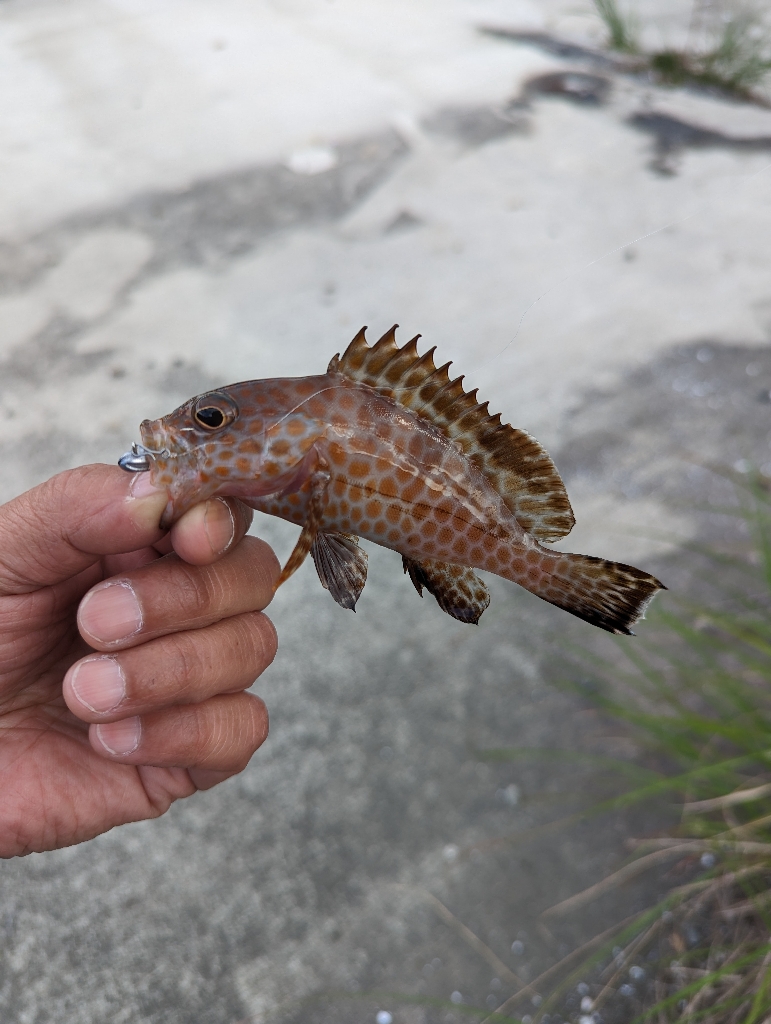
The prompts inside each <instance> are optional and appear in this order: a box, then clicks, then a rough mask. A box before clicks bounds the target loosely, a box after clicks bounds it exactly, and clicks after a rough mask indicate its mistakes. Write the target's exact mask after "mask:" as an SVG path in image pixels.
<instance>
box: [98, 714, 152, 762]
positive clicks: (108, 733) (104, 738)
mask: <svg viewBox="0 0 771 1024" xmlns="http://www.w3.org/2000/svg"><path fill="white" fill-rule="evenodd" d="M96 735H97V738H98V740H99V742H100V743H101V744H102V746H103V747H104V749H105V750H106V751H108V753H110V754H114V755H115V756H116V757H125V756H126V754H133V753H134V751H135V750H136V749H137V747H138V746H139V741H140V739H141V738H142V722H141V720H140V719H139V718H124V719H123V721H122V722H106V723H105V724H104V725H97V727H96Z"/></svg>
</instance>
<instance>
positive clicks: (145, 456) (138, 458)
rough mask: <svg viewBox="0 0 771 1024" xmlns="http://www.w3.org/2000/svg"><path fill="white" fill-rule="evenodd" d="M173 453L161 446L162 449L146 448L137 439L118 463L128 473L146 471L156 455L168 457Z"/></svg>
mask: <svg viewBox="0 0 771 1024" xmlns="http://www.w3.org/2000/svg"><path fill="white" fill-rule="evenodd" d="M169 455H171V452H170V451H169V449H168V448H161V449H160V451H153V449H152V448H145V446H144V445H143V444H137V442H136V441H135V442H134V443H133V444H132V445H131V451H130V452H126V453H125V454H123V455H121V457H120V458H119V459H118V465H119V466H120V468H121V469H125V470H126V472H127V473H145V472H147V470H148V469H149V468H150V459H154V458H156V456H158V457H160V458H162V459H167V458H168V457H169Z"/></svg>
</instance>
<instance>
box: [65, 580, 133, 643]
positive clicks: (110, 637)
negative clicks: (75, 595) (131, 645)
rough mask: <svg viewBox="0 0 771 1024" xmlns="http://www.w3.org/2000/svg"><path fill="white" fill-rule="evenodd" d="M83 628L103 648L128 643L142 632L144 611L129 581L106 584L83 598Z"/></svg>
mask: <svg viewBox="0 0 771 1024" xmlns="http://www.w3.org/2000/svg"><path fill="white" fill-rule="evenodd" d="M78 620H79V622H80V625H81V626H82V627H83V629H84V630H85V631H86V633H89V634H90V635H91V636H92V637H93V638H94V639H95V640H99V641H100V642H101V643H103V644H112V643H116V642H117V641H118V640H126V639H128V637H130V636H133V634H134V633H136V632H138V631H139V630H140V629H141V628H142V609H141V608H140V606H139V601H137V598H136V594H135V593H134V590H133V588H132V586H131V584H130V583H129V582H128V581H127V580H122V581H121V582H120V583H107V584H106V585H104V586H101V587H97V588H96V589H95V590H92V591H90V592H89V593H88V594H86V596H85V597H84V598H83V600H82V602H81V604H80V610H79V612H78Z"/></svg>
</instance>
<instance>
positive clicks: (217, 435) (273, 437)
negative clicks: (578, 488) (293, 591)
mask: <svg viewBox="0 0 771 1024" xmlns="http://www.w3.org/2000/svg"><path fill="white" fill-rule="evenodd" d="M365 330H366V328H362V330H361V331H359V333H358V334H357V335H356V337H355V338H354V339H353V341H352V342H351V344H350V345H349V346H348V348H347V349H346V351H345V352H344V354H343V355H342V356H340V355H336V356H335V357H334V358H333V359H332V361H331V362H330V364H329V366H328V368H327V372H326V373H324V374H320V375H318V376H312V377H280V378H275V379H269V380H252V381H244V382H243V383H241V384H231V385H229V386H228V387H222V388H219V389H218V390H216V391H209V392H207V393H206V394H204V395H199V396H197V397H196V398H191V399H190V400H189V401H188V402H185V404H184V405H182V406H180V407H179V408H178V409H176V410H175V411H174V412H172V413H170V414H169V415H168V416H164V417H162V418H161V419H158V420H145V421H144V422H143V423H142V425H141V427H140V431H141V439H142V440H141V444H135V445H134V446H133V448H132V450H131V452H127V453H126V454H125V455H124V456H123V457H122V458H121V459H120V462H119V464H120V465H121V466H122V468H124V469H127V470H132V471H134V472H142V471H144V472H149V473H150V474H151V475H152V480H153V482H154V483H155V484H157V485H160V486H162V487H165V488H167V489H168V493H169V501H168V504H167V506H166V509H165V511H164V513H163V517H162V519H161V526H162V527H163V528H164V529H168V528H169V527H171V526H172V524H173V523H174V522H176V520H177V519H179V517H180V516H181V515H182V514H183V513H184V512H186V511H187V509H189V508H190V507H191V506H192V505H194V504H196V503H197V502H200V501H204V500H205V499H206V498H209V497H212V496H214V495H222V496H232V497H237V498H240V499H241V500H242V501H244V502H245V503H246V504H247V505H250V506H251V507H252V508H254V509H257V510H259V511H261V512H267V513H268V514H269V515H274V516H280V517H281V518H282V519H287V520H289V521H290V522H291V523H295V524H297V525H298V526H300V527H301V528H302V530H301V533H300V536H299V538H298V540H297V544H296V545H295V547H294V550H293V551H292V553H291V555H290V556H289V560H288V561H287V563H286V565H285V566H284V569H283V571H282V573H281V576H280V577H279V580H278V583H277V586H279V585H280V584H281V583H283V582H284V581H285V580H287V579H288V578H289V577H290V576H291V575H292V573H293V572H295V570H296V569H297V568H298V567H299V566H300V565H301V564H302V562H303V561H304V560H305V558H306V557H307V555H308V554H310V555H311V557H312V558H313V561H314V563H315V565H316V569H317V572H318V575H319V579H320V580H321V583H322V585H323V586H324V587H325V588H326V589H327V590H328V591H329V592H330V594H331V595H332V597H333V598H334V599H335V600H336V601H337V603H338V604H340V605H341V606H342V607H344V608H351V609H355V605H356V602H357V600H358V598H359V596H360V594H361V592H362V590H363V588H364V584H365V582H366V577H367V555H366V553H365V552H364V550H363V549H362V548H361V547H360V546H359V538H360V537H363V538H366V539H367V540H370V541H373V542H374V543H375V544H380V545H382V546H383V547H386V548H391V549H393V550H394V551H398V552H399V554H400V555H401V556H402V562H403V566H404V571H405V572H406V573H407V574H408V575H409V577H410V579H411V580H412V582H413V584H414V585H415V588H416V589H417V591H418V593H419V594H422V592H423V590H424V589H425V590H427V591H428V592H429V593H431V594H433V596H434V597H435V598H436V600H437V602H438V603H439V605H440V607H441V608H442V609H443V610H444V611H445V612H447V613H448V614H449V615H452V616H453V617H454V618H456V619H459V620H460V621H461V622H469V623H476V622H478V621H479V617H480V616H481V614H482V612H483V611H484V610H485V608H487V606H488V605H489V603H490V595H489V591H488V589H487V587H486V585H485V584H484V582H483V581H482V580H481V579H480V578H479V577H478V576H477V574H476V573H475V572H474V569H484V570H487V571H488V572H492V573H495V574H496V575H497V576H502V577H503V578H504V579H507V580H511V581H512V582H513V583H518V584H519V585H520V586H521V587H524V588H525V589H526V590H529V591H530V592H531V593H533V594H536V595H537V596H538V597H540V598H542V599H543V600H544V601H548V602H550V603H551V604H553V605H556V606H557V607H558V608H563V609H564V610H565V611H567V612H570V613H571V614H573V615H577V616H578V617H579V618H581V619H584V620H586V621H587V622H590V623H592V624H593V625H595V626H599V627H600V628H601V629H606V630H608V631H609V632H612V633H627V634H628V633H631V632H632V626H633V625H634V623H635V622H636V621H637V620H638V619H639V618H641V617H642V616H643V614H644V612H645V608H646V606H647V605H648V604H649V602H650V601H651V599H652V598H653V596H654V595H655V594H656V592H657V591H658V590H662V589H665V588H664V587H663V585H662V584H661V583H659V581H658V580H657V579H655V578H654V577H653V576H650V575H649V574H648V573H646V572H642V571H641V570H640V569H635V568H633V567H632V566H630V565H622V564H620V563H618V562H609V561H606V560H605V559H603V558H595V557H592V556H589V555H579V554H569V553H566V552H562V551H556V550H554V549H552V548H549V547H547V546H546V545H547V544H549V543H550V542H554V541H556V540H559V539H560V538H562V537H565V536H566V535H567V534H568V533H569V532H570V530H571V528H572V526H573V523H574V521H575V520H574V517H573V511H572V509H571V507H570V502H569V500H568V496H567V493H566V491H565V486H564V484H563V482H562V480H561V479H560V476H559V473H558V472H557V469H556V467H555V465H554V463H553V462H552V460H551V458H550V457H549V455H548V454H547V452H546V451H545V450H544V448H543V447H542V446H541V445H540V444H539V443H538V442H537V441H536V440H535V439H534V438H532V437H531V436H530V435H529V434H528V433H526V432H525V431H524V430H518V429H515V428H513V427H511V426H508V425H507V424H504V423H502V422H501V417H500V415H495V416H491V415H490V413H489V410H488V403H487V402H481V403H480V402H479V401H478V400H477V392H476V390H474V391H470V392H466V391H464V389H463V377H457V378H455V379H454V380H452V379H451V378H450V375H449V373H448V367H449V366H450V363H446V364H445V365H444V366H441V367H439V368H437V367H436V366H435V365H434V359H433V354H434V351H435V349H434V348H432V349H430V350H429V351H428V352H425V353H424V354H423V355H420V354H419V353H418V338H419V337H420V335H418V336H417V337H415V338H413V339H412V341H409V342H408V343H407V344H406V345H404V346H402V347H401V348H400V347H399V346H398V345H397V343H396V338H395V335H396V327H392V328H391V329H390V330H389V331H387V332H386V333H385V334H384V335H383V337H382V338H381V339H380V340H379V341H378V342H377V343H376V344H375V345H372V346H370V345H369V344H368V343H367V340H366V337H365Z"/></svg>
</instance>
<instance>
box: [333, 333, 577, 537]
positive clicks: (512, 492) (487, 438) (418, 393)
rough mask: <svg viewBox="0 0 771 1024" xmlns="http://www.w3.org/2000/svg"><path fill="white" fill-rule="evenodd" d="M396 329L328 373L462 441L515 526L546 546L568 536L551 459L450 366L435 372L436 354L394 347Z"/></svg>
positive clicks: (351, 352)
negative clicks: (364, 386) (493, 411)
mask: <svg viewBox="0 0 771 1024" xmlns="http://www.w3.org/2000/svg"><path fill="white" fill-rule="evenodd" d="M397 326H398V324H395V325H394V326H393V327H392V328H391V329H390V330H389V331H386V333H385V334H384V335H383V337H382V338H381V339H380V340H379V341H378V342H376V343H375V344H374V345H372V346H371V347H370V346H369V345H368V344H367V340H366V337H365V331H366V327H362V329H361V330H360V331H359V333H358V334H357V335H356V337H355V338H354V339H353V341H352V342H351V344H350V345H349V346H348V348H347V349H346V350H345V352H344V353H343V355H342V356H335V357H334V358H333V359H332V362H331V363H330V364H329V371H328V372H330V373H342V374H343V375H344V376H345V377H348V378H349V379H350V380H355V381H358V382H359V383H361V384H367V385H369V387H371V388H375V389H376V390H377V391H378V392H380V394H382V395H387V396H388V397H389V398H392V399H394V401H396V402H398V403H399V404H400V405H403V406H404V407H405V408H407V409H411V410H412V411H413V412H415V413H417V414H418V415H420V416H425V418H426V419H428V420H430V421H431V422H432V423H433V424H434V426H436V427H437V428H438V429H439V430H441V431H442V433H443V434H445V436H446V437H449V438H450V439H451V440H453V441H455V442H457V443H458V444H459V445H460V447H461V449H462V450H463V451H464V452H465V453H466V455H468V456H469V458H470V460H471V461H472V462H473V464H474V465H475V466H476V467H477V469H479V470H480V471H481V472H482V473H484V475H485V476H486V477H487V478H488V479H489V480H490V482H491V483H492V484H493V486H494V487H495V489H496V490H497V491H498V493H499V494H500V495H501V497H502V498H503V500H504V501H505V502H506V505H507V507H508V508H509V509H510V511H511V512H512V513H513V515H514V516H515V517H516V519H517V521H518V522H519V523H520V525H521V526H522V527H523V529H525V530H527V532H528V533H529V534H531V535H532V536H533V537H535V538H536V539H537V540H540V541H554V540H559V539H560V537H565V536H567V534H568V533H570V531H571V529H572V528H573V523H574V522H575V519H574V517H573V510H572V508H571V507H570V501H569V500H568V496H567V492H566V491H565V485H564V484H563V482H562V480H561V479H560V475H559V473H558V472H557V468H556V466H555V465H554V463H553V462H552V460H551V458H550V457H549V454H548V452H547V451H546V450H545V449H544V448H543V447H542V446H541V445H540V444H539V443H538V442H537V441H536V440H535V438H533V437H531V436H530V435H529V434H528V433H526V431H524V430H517V429H515V428H514V427H510V426H509V425H508V424H505V423H501V417H500V414H498V415H495V416H491V415H490V413H489V410H488V408H487V405H488V403H487V402H483V403H480V402H478V401H477V393H476V390H474V391H469V392H466V391H464V390H463V383H462V382H463V377H457V378H456V379H455V380H451V379H450V375H449V373H448V372H447V368H448V367H449V366H450V363H445V365H444V366H440V367H439V368H437V367H436V366H435V365H434V358H433V356H434V351H435V349H433V348H431V349H429V350H428V352H425V353H424V354H423V355H422V356H421V355H418V338H419V337H420V335H419V334H418V335H416V336H415V337H414V338H413V339H412V340H411V341H408V342H407V344H406V345H404V346H402V348H399V346H398V345H397V344H396V328H397Z"/></svg>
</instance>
